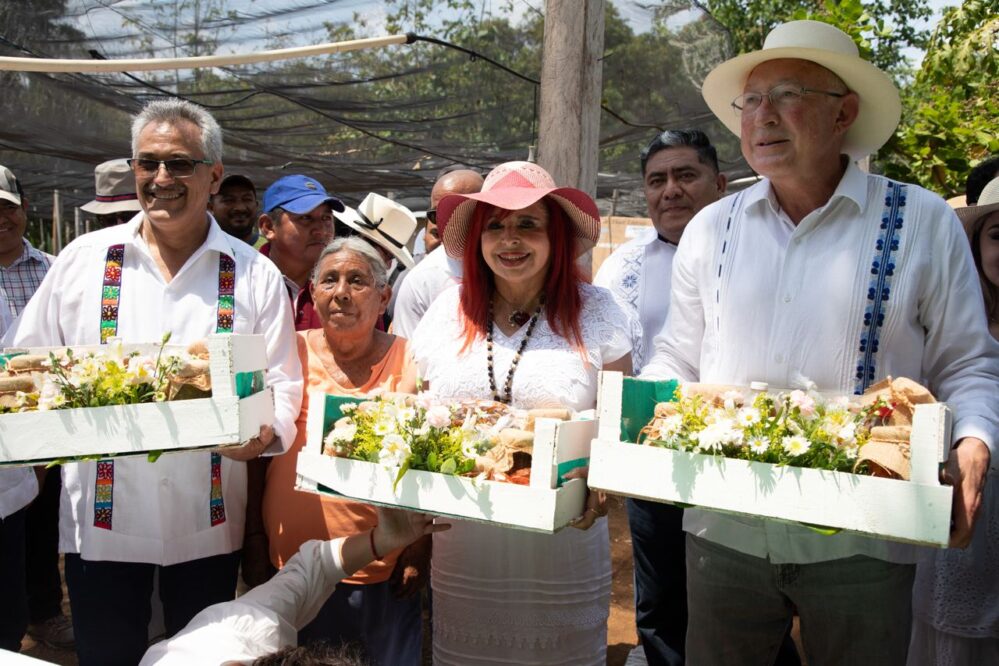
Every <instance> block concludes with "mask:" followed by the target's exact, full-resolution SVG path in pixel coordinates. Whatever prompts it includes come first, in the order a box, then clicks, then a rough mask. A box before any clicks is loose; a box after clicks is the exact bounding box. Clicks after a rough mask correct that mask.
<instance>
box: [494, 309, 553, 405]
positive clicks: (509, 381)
mask: <svg viewBox="0 0 999 666" xmlns="http://www.w3.org/2000/svg"><path fill="white" fill-rule="evenodd" d="M544 307H545V297H544V295H543V294H542V296H541V300H540V301H538V307H537V309H535V310H534V314H533V315H531V321H530V323H528V324H527V333H525V334H524V339H523V340H521V341H520V346H519V347H518V348H517V352H516V353H515V354H514V355H513V362H512V363H511V364H510V370H509V371H508V372H507V373H506V382H505V383H504V384H503V394H502V395H500V394H499V392H498V391H497V390H496V373H495V371H494V370H493V327H494V326H495V325H496V324H495V322H493V302H492V300H490V301H489V328H488V329H486V365H488V366H489V390H490V391H492V392H493V400H495V401H496V402H502V403H504V404H507V405H509V404H510V401H511V399H512V398H513V373H514V372H515V371H516V370H517V364H518V363H520V356H521V354H523V353H524V349H525V348H527V341H528V340H530V339H531V333H533V332H534V325H535V324H537V323H538V317H540V316H541V311H542V310H543V309H544Z"/></svg>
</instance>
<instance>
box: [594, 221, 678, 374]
mask: <svg viewBox="0 0 999 666" xmlns="http://www.w3.org/2000/svg"><path fill="white" fill-rule="evenodd" d="M675 254H676V245H673V244H672V243H667V242H665V241H662V240H660V239H659V234H658V233H656V230H655V229H643V230H642V231H641V233H639V235H638V236H637V237H635V238H632V239H631V240H629V241H628V242H626V243H624V244H622V245H621V247H619V248H617V249H616V250H615V251H614V252H613V253H612V254H611V255H610V256H609V257H607V258H606V259H605V260H604V263H602V264H601V265H600V270H598V271H597V275H596V277H595V278H593V284H595V285H597V286H598V287H605V288H607V289H610V291H611V293H612V294H614V297H615V298H616V299H617V301H618V302H619V303H620V304H621V305H622V306H624V307H625V308H626V309H627V310H628V311H629V312H631V313H632V314H633V315H634V316H635V317H636V319H637V320H638V322H639V323H640V324H641V327H642V328H641V337H639V338H637V339H635V340H632V351H631V361H632V365H633V366H634V369H635V373H636V374H637V373H638V372H639V371H640V370H641V369H642V366H643V365H644V363H645V359H646V357H647V356H650V355H651V353H652V348H653V347H652V341H653V339H654V338H655V336H656V335H658V334H659V332H660V331H661V330H662V327H663V324H665V322H666V315H667V314H668V313H669V291H670V289H669V284H670V273H671V272H672V269H673V257H674V255H675Z"/></svg>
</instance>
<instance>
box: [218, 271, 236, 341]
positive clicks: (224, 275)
mask: <svg viewBox="0 0 999 666" xmlns="http://www.w3.org/2000/svg"><path fill="white" fill-rule="evenodd" d="M235 307H236V262H235V261H233V260H232V257H230V256H228V255H225V254H220V255H219V306H218V322H217V324H216V327H215V332H216V333H232V316H233V312H234V310H235Z"/></svg>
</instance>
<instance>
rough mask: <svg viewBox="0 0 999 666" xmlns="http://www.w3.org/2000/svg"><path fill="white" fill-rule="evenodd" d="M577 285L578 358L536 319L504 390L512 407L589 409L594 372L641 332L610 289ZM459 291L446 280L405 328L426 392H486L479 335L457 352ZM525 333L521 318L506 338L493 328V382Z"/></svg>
mask: <svg viewBox="0 0 999 666" xmlns="http://www.w3.org/2000/svg"><path fill="white" fill-rule="evenodd" d="M580 292H581V294H582V297H583V307H582V311H581V312H580V322H579V323H580V329H581V333H582V335H583V342H584V343H585V346H586V349H585V363H584V359H583V357H582V356H581V355H580V353H579V352H578V351H577V350H576V349H574V348H573V346H572V342H571V341H569V340H567V339H566V338H563V337H560V336H558V335H556V334H555V333H554V331H552V329H551V326H549V325H548V321H547V320H546V319H545V318H544V317H541V318H539V319H538V323H537V325H536V326H535V328H534V332H533V333H532V334H531V339H530V340H529V341H528V344H527V347H526V348H525V349H524V353H523V357H522V358H521V359H520V362H519V363H518V364H517V369H516V371H515V372H514V375H513V387H512V391H513V393H512V396H513V404H514V405H516V406H517V407H522V408H525V409H531V408H534V407H559V406H566V407H569V408H571V409H574V410H584V409H591V408H593V407H594V406H595V405H596V399H597V373H598V372H599V371H600V369H601V368H602V367H603V366H605V365H607V364H608V363H612V362H614V361H617V360H619V359H620V358H622V357H623V356H624V355H625V354H627V353H628V352H630V351H631V344H632V343H631V340H632V335H635V336H640V335H641V330H640V327H639V325H638V322H637V321H636V320H635V319H634V317H633V316H632V315H631V314H630V313H626V312H625V311H624V309H623V308H621V306H620V305H618V303H617V301H615V300H614V297H613V295H612V294H611V292H610V291H608V290H606V289H603V288H602V287H594V286H593V285H589V284H583V285H581V286H580ZM459 294H460V287H457V286H456V287H452V288H450V289H448V290H447V291H445V292H444V293H443V294H441V295H440V296H439V297H438V298H437V300H435V301H434V303H433V304H432V305H431V306H430V309H429V310H427V313H426V314H425V315H424V316H423V319H422V320H421V321H420V324H419V326H418V327H417V328H416V331H414V333H413V339H412V340H411V345H412V349H413V354H414V357H415V358H416V361H417V363H418V365H419V368H420V376H421V377H422V379H423V380H424V381H426V382H429V384H430V391H431V392H432V393H433V394H434V395H438V396H442V397H445V398H448V399H455V400H464V399H490V398H492V392H491V391H490V389H489V368H488V366H487V365H486V341H485V340H481V339H480V340H476V341H475V342H474V343H473V344H472V346H471V348H470V349H469V350H467V351H466V352H465V353H464V354H462V355H461V356H459V355H458V351H459V350H460V349H461V346H462V331H461V322H460V318H459V301H458V299H459ZM526 332H527V325H524V326H522V327H521V328H520V329H519V330H517V331H516V332H515V333H514V334H513V335H511V336H509V337H507V336H506V335H504V333H503V332H502V331H501V330H500V329H499V328H498V327H493V344H494V351H493V368H494V371H495V374H496V386H497V388H499V389H502V387H503V385H504V383H505V381H506V375H507V372H508V371H509V369H510V364H511V363H512V362H513V356H514V354H515V353H516V351H517V348H518V347H519V346H520V343H521V341H522V340H523V339H524V335H525V333H526Z"/></svg>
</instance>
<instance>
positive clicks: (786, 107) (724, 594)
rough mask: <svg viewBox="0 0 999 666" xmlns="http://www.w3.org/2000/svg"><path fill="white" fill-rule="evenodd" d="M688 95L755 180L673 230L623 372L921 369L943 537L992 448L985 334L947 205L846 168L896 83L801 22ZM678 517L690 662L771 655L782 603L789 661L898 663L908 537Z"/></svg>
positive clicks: (854, 388)
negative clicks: (944, 453)
mask: <svg viewBox="0 0 999 666" xmlns="http://www.w3.org/2000/svg"><path fill="white" fill-rule="evenodd" d="M702 89H703V92H704V98H705V100H706V101H707V103H708V106H709V107H710V108H711V110H712V111H713V112H714V114H715V115H716V116H717V117H718V118H719V119H720V120H721V121H722V123H724V124H725V125H726V126H727V127H728V128H729V129H730V130H732V131H733V132H735V133H736V134H737V135H739V136H740V137H741V139H742V152H743V155H744V156H745V158H746V160H747V161H748V162H749V165H750V166H751V167H752V168H753V169H754V170H755V171H757V172H758V173H759V174H761V175H763V176H765V179H764V180H763V181H761V182H760V183H758V184H756V185H754V186H753V187H751V188H749V189H748V190H745V191H743V192H740V193H739V194H736V195H732V196H729V197H726V198H725V199H722V200H721V201H719V202H718V203H715V204H712V205H710V206H708V207H707V208H705V209H704V210H703V211H701V212H700V213H699V214H698V215H697V216H696V217H695V218H694V219H693V220H692V221H691V223H690V225H689V226H688V227H687V229H686V231H685V232H684V236H683V241H682V242H681V244H680V248H679V250H678V251H677V254H676V258H675V259H674V261H673V276H672V295H671V300H670V312H669V316H668V318H667V322H666V326H665V327H664V329H663V333H662V334H661V335H660V336H658V337H657V338H656V340H655V355H654V357H653V358H652V359H651V360H650V362H649V363H648V364H646V366H645V368H644V370H643V376H644V377H648V378H668V377H677V378H680V379H681V380H687V381H692V380H699V381H702V382H712V383H724V384H738V385H745V386H748V385H749V384H750V382H753V381H763V382H767V383H769V384H770V385H771V386H774V387H789V386H801V385H803V384H804V383H806V382H813V383H814V384H815V385H817V386H818V388H819V389H821V390H826V391H837V392H843V393H853V392H858V393H859V392H862V391H863V390H864V389H865V388H866V387H867V386H868V385H869V384H871V383H873V382H875V381H878V380H880V379H882V378H884V377H887V376H888V375H892V376H895V377H900V376H905V377H911V378H913V379H917V380H921V381H923V382H925V383H926V384H927V385H928V387H929V388H930V390H931V391H932V392H933V393H934V394H935V395H936V396H937V398H939V399H940V400H943V401H946V402H948V403H949V404H950V406H951V408H952V409H953V413H954V440H953V446H954V448H953V450H952V451H951V452H950V460H949V462H948V465H947V471H946V478H947V479H948V481H949V482H950V483H952V484H953V485H954V515H953V519H954V531H953V534H952V543H953V545H957V546H963V545H964V544H966V543H967V542H968V540H969V538H970V535H971V531H972V529H973V526H974V520H975V516H976V512H977V510H978V507H979V504H980V501H981V491H982V487H983V483H984V481H985V475H986V472H987V470H988V469H989V466H990V464H995V461H996V460H997V456H996V455H995V450H994V447H995V441H994V437H995V433H996V432H997V430H999V401H996V395H997V394H999V390H997V388H999V345H997V344H996V342H995V341H994V340H992V338H991V336H990V335H989V332H988V327H987V323H986V320H985V315H984V313H983V311H982V307H981V303H982V297H981V288H980V286H979V283H978V278H977V275H976V273H975V266H974V263H973V262H972V256H971V252H970V250H969V248H968V242H967V238H966V237H965V236H964V232H963V230H962V228H961V225H960V223H959V221H958V220H957V217H956V216H955V215H954V213H953V211H952V210H951V209H950V207H949V206H948V205H947V204H946V202H944V201H943V200H942V199H941V198H939V197H938V196H936V195H934V194H932V193H930V192H928V191H926V190H924V189H922V188H920V187H918V186H915V185H908V184H905V183H898V182H893V181H891V180H888V179H887V178H882V177H880V176H873V175H869V174H866V173H864V172H863V171H861V170H860V169H859V168H858V167H857V165H856V164H855V163H854V161H855V160H857V159H860V158H862V157H864V156H866V155H869V154H870V153H873V152H874V151H876V150H877V149H878V148H880V147H881V146H882V145H883V144H884V143H885V141H887V140H888V138H889V137H890V136H891V135H892V133H893V131H894V130H895V127H896V125H897V124H898V120H899V117H900V108H901V107H900V104H899V98H898V91H897V90H896V89H895V87H894V85H893V84H892V81H891V79H890V78H889V77H888V76H887V75H885V74H884V73H883V72H881V71H880V70H878V69H877V68H875V67H874V66H873V65H871V64H870V63H868V62H866V61H864V60H862V59H861V58H860V57H859V56H858V52H857V47H856V46H855V44H854V43H853V41H852V40H851V39H850V37H849V36H847V35H846V34H845V33H843V32H841V31H839V30H837V29H836V28H834V27H832V26H829V25H826V24H823V23H818V22H814V21H793V22H790V23H786V24H783V25H780V26H778V27H776V28H775V29H774V30H773V31H772V32H771V33H770V34H769V35H768V36H767V39H766V42H765V43H764V46H763V49H762V50H760V51H755V52H752V53H747V54H744V55H741V56H739V57H737V58H734V59H732V60H729V61H727V62H725V63H722V64H721V65H719V66H718V67H716V68H715V69H714V70H713V71H712V72H711V73H710V74H709V75H708V77H707V78H706V79H705V81H704V85H703V88H702ZM684 529H685V530H686V531H687V533H688V535H687V585H688V590H689V595H688V599H689V600H690V608H689V612H690V618H689V625H688V626H689V629H688V632H687V646H686V647H687V659H688V660H689V661H690V663H695V664H761V665H762V664H771V663H773V660H774V655H775V654H776V652H777V650H778V648H779V646H780V644H781V640H782V637H783V636H784V632H785V631H786V630H787V627H788V625H789V624H790V622H791V617H792V612H793V608H797V610H798V614H799V616H800V621H801V635H802V641H803V644H804V649H805V653H806V657H807V659H808V661H809V663H816V664H904V663H905V659H906V650H907V647H908V644H909V631H910V623H911V589H912V581H913V573H914V568H915V567H914V564H913V562H915V561H916V559H917V558H918V556H919V552H918V549H916V548H915V547H912V546H905V545H901V544H893V543H889V542H887V541H884V540H879V539H874V538H868V537H861V536H856V535H851V534H837V535H834V536H827V535H823V534H818V533H816V532H814V531H811V530H809V529H808V528H806V527H801V526H796V525H790V524H784V523H777V522H774V521H767V520H762V519H752V518H747V517H734V516H726V515H722V514H718V513H709V512H705V511H698V510H688V511H686V515H685V517H684Z"/></svg>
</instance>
